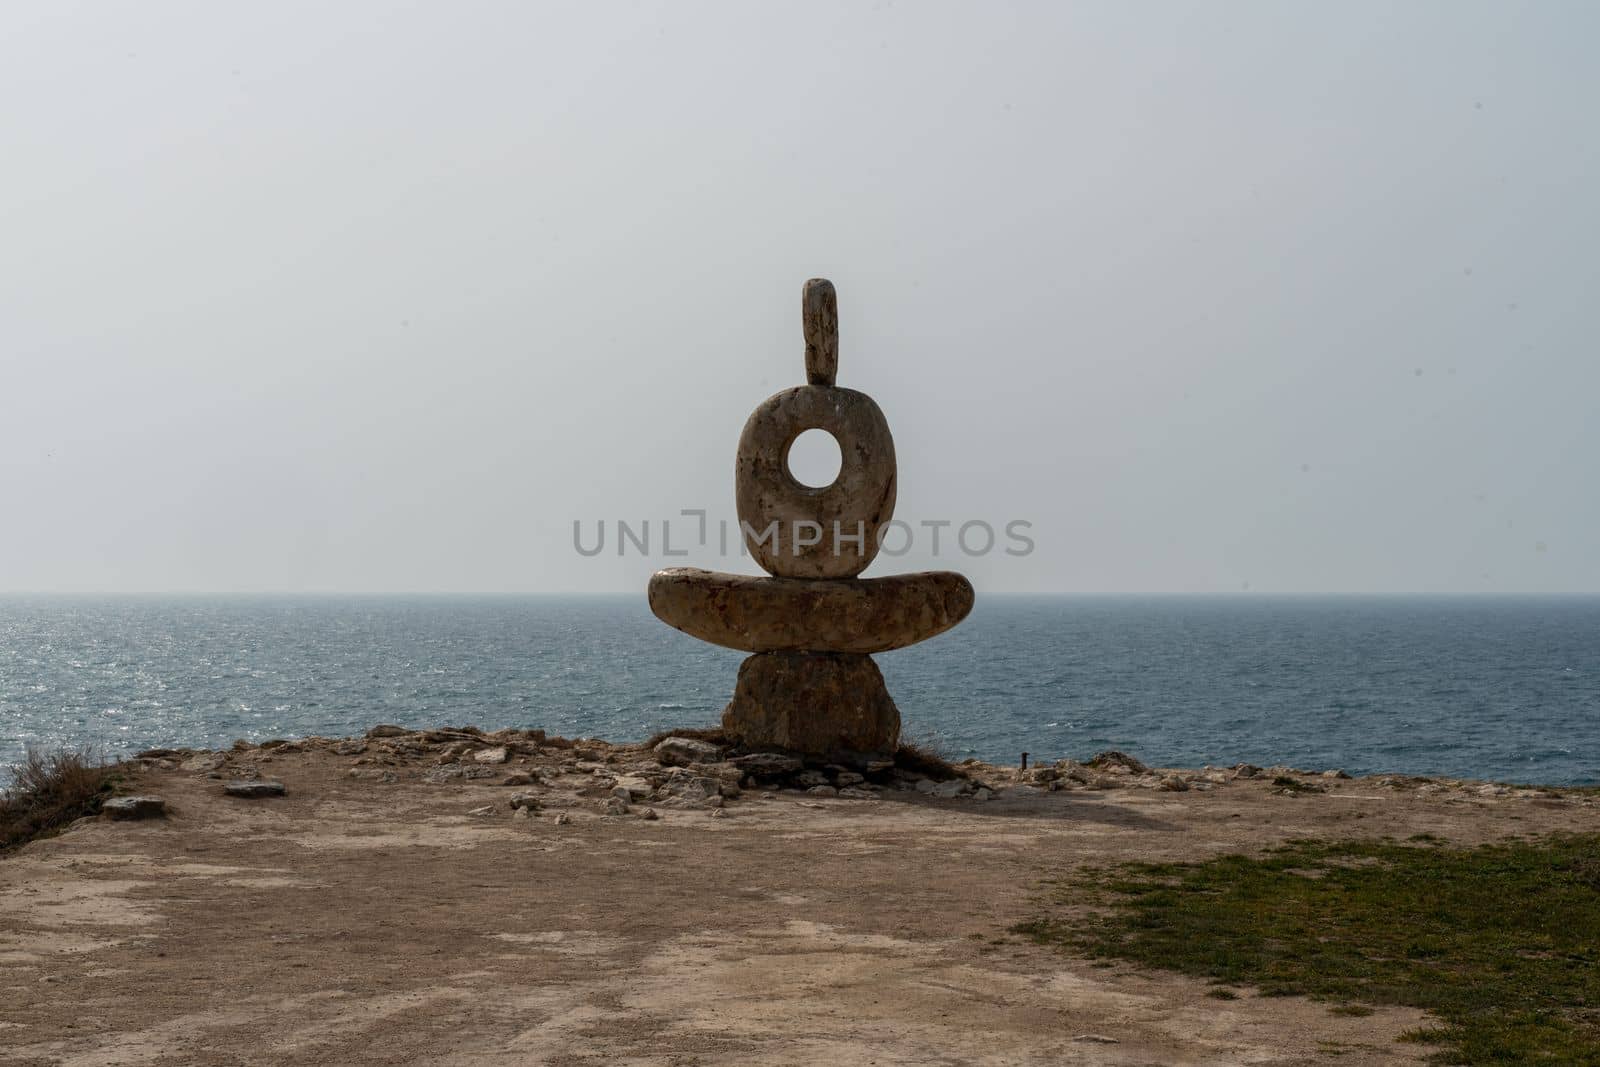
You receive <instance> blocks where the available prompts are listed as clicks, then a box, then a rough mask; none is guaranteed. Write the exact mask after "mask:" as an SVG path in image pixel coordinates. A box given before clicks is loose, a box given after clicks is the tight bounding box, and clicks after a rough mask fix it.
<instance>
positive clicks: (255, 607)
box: [0, 594, 1600, 785]
mask: <svg viewBox="0 0 1600 1067" xmlns="http://www.w3.org/2000/svg"><path fill="white" fill-rule="evenodd" d="M740 660H741V654H740V653H738V652H733V651H729V650H726V649H720V648H714V647H712V646H709V645H706V644H703V643H701V642H699V641H696V640H694V639H692V638H690V637H688V636H686V635H684V634H681V633H679V632H677V631H675V630H672V629H670V628H669V627H667V626H665V625H663V624H662V623H660V622H658V621H657V620H656V619H655V618H654V617H653V616H652V615H651V614H650V611H649V609H648V607H647V606H646V604H645V600H644V596H643V595H642V594H638V595H632V596H615V597H612V596H590V597H558V596H512V595H505V596H298V595H297V596H223V595H207V596H115V597H108V596H48V597H46V596H7V597H0V765H6V766H9V765H11V764H14V763H15V762H16V761H17V760H18V759H19V758H21V757H22V756H23V754H24V752H25V750H26V749H27V748H29V747H30V746H31V747H36V748H40V749H46V750H48V749H53V748H58V747H68V748H80V749H87V750H89V751H91V752H93V753H96V754H98V755H101V756H105V757H116V756H123V755H128V754H130V753H133V752H137V751H139V750H141V749H145V748H153V747H179V746H192V747H208V748H214V747H220V746H226V745H228V744H231V743H232V742H233V741H234V740H235V739H237V738H245V739H248V740H251V741H262V740H266V739H269V738H293V737H301V736H308V735H321V736H346V735H352V734H359V733H362V732H364V731H365V730H366V729H367V728H368V727H370V726H372V725H374V724H375V723H380V722H392V723H398V724H401V725H405V726H418V727H423V726H440V725H455V726H460V725H474V726H479V727H482V728H484V729H494V728H499V727H505V726H516V727H526V728H532V727H539V728H543V729H544V730H546V731H548V732H550V733H552V734H560V735H563V736H567V737H598V738H605V739H607V740H614V741H634V740H639V739H642V738H644V737H647V736H648V735H650V734H651V733H654V732H655V731H657V730H661V729H667V728H672V727H683V726H708V725H711V724H714V723H715V722H716V721H717V719H718V717H719V715H720V713H721V710H722V707H723V705H724V704H725V703H726V702H727V699H728V696H729V694H730V693H731V692H732V690H733V683H734V677H735V674H736V673H737V670H738V667H739V662H740ZM877 660H878V663H879V664H880V666H881V667H882V669H883V673H884V676H885V678H886V679H887V681H888V684H889V689H890V692H891V693H892V694H893V696H894V698H895V701H896V703H897V704H898V705H899V707H900V712H901V717H902V721H903V724H904V725H903V734H904V736H906V737H907V738H910V739H913V740H917V741H920V742H923V743H927V744H931V745H932V746H934V747H935V748H937V749H938V750H940V751H941V752H943V753H944V754H945V755H947V756H949V757H952V758H957V759H959V758H964V757H968V756H976V757H979V758H981V759H984V760H989V761H996V762H1006V763H1014V762H1016V761H1017V760H1018V759H1019V758H1020V756H1021V754H1022V753H1024V752H1027V753H1029V754H1030V759H1031V760H1032V761H1041V760H1053V759H1058V758H1061V757H1066V756H1070V757H1075V758H1080V759H1082V758H1087V757H1088V756H1090V755H1092V754H1093V753H1095V752H1098V751H1101V750H1104V749H1108V748H1116V749H1121V750H1123V751H1125V752H1129V753H1131V754H1133V755H1135V756H1138V757H1139V758H1141V759H1143V760H1145V761H1146V762H1148V763H1152V764H1156V765H1165V766H1200V765H1202V764H1214V765H1232V764H1235V763H1240V762H1250V763H1257V764H1261V765H1263V766H1267V765H1272V764H1287V765H1289V766H1294V767H1300V768H1305V769H1313V770H1321V769H1327V768H1340V769H1343V770H1345V771H1348V772H1350V773H1351V774H1373V773H1401V774H1425V775H1448V776H1458V777H1471V778H1485V779H1493V780H1499V781H1508V782H1526V783H1539V784H1550V785H1578V784H1585V785H1592V784H1597V783H1600V597H1593V596H1570V597H1485V596H1457V597H1412V596H1336V597H1335V596H1270V595H1248V594H1247V595H1238V596H1116V597H1111V596H1049V597H1046V596H993V595H986V596H980V597H979V600H978V604H977V607H976V608H975V609H974V610H973V613H972V615H971V617H970V618H968V619H967V620H966V621H965V622H964V623H963V624H962V625H961V626H959V627H957V628H956V629H954V630H952V631H950V632H948V633H946V634H943V635H941V636H939V637H937V638H934V639H933V640H931V641H927V642H925V643H923V644H921V645H918V646H915V647H913V648H909V649H902V650H899V651H896V652H889V653H885V654H883V655H881V656H879V657H877Z"/></svg>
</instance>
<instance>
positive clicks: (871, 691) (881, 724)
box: [722, 652, 900, 766]
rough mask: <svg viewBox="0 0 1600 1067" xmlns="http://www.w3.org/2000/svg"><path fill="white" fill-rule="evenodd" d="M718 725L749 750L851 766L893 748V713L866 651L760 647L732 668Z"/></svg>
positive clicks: (896, 722)
mask: <svg viewBox="0 0 1600 1067" xmlns="http://www.w3.org/2000/svg"><path fill="white" fill-rule="evenodd" d="M722 730H723V733H725V734H727V735H728V736H729V737H730V738H732V739H734V740H736V741H737V742H739V743H740V744H742V745H746V746H749V747H751V748H780V749H784V750H786V751H788V752H800V753H805V754H807V755H814V756H822V757H825V758H827V759H831V760H834V761H836V762H841V763H849V764H857V763H861V762H863V761H865V760H866V759H869V758H870V759H877V758H880V757H881V756H883V755H884V754H886V753H892V752H893V751H894V749H895V746H896V744H897V743H898V742H899V740H900V711H899V709H898V708H896V707H895V706H894V700H893V699H892V698H890V696H889V690H888V689H886V688H885V687H884V684H883V675H882V674H881V673H879V671H878V665H877V664H876V663H873V662H872V658H871V657H870V656H862V655H852V654H843V653H837V652H763V653H759V654H757V655H754V656H751V657H750V658H749V659H747V660H745V661H744V663H743V664H741V665H740V667H739V681H738V683H737V684H736V685H735V686H734V691H733V700H731V701H729V703H728V707H727V708H726V710H724V711H723V713H722ZM737 765H738V764H735V766H737Z"/></svg>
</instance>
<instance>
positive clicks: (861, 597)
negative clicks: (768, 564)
mask: <svg viewBox="0 0 1600 1067" xmlns="http://www.w3.org/2000/svg"><path fill="white" fill-rule="evenodd" d="M972 601H973V593H972V583H971V582H969V581H967V579H966V578H964V577H962V576H961V575H959V574H956V573H954V572H953V571H924V572H921V573H918V574H896V575H893V576H891V577H888V578H862V579H857V580H854V581H838V580H826V579H822V580H809V581H808V580H802V579H794V578H755V577H750V576H749V575H743V574H723V573H720V572H717V571H705V570H699V569H697V568H694V567H674V568H670V569H668V570H663V571H657V572H656V573H655V575H654V576H652V577H651V579H650V610H651V611H653V612H655V615H656V618H658V619H660V620H661V621H662V622H664V623H666V624H667V625H668V626H672V627H674V628H676V629H679V630H682V631H683V632H684V633H686V634H689V635H691V636H693V637H698V638H700V640H702V641H709V642H711V643H712V644H714V645H721V646H723V647H724V648H737V649H739V650H740V651H743V652H799V651H806V652H855V653H871V652H886V651H888V650H890V649H895V648H904V647H906V646H907V645H914V644H916V643H917V642H919V641H925V640H927V639H928V638H930V637H933V636H934V635H936V634H940V633H943V632H944V631H946V630H948V629H950V627H952V626H954V625H955V624H956V623H958V622H960V621H961V620H962V619H964V618H966V617H967V613H968V612H970V611H971V610H972Z"/></svg>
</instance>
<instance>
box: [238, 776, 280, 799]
mask: <svg viewBox="0 0 1600 1067" xmlns="http://www.w3.org/2000/svg"><path fill="white" fill-rule="evenodd" d="M222 791H223V792H224V793H226V794H228V796H230V797H246V798H248V799H255V798H257V797H281V796H283V795H284V794H285V793H287V792H288V790H287V789H285V788H284V787H283V783H282V782H279V781H275V780H273V779H270V778H263V779H260V780H258V781H253V782H252V781H247V780H245V779H242V778H237V779H234V780H233V781H231V782H229V783H228V784H227V785H225V786H223V787H222Z"/></svg>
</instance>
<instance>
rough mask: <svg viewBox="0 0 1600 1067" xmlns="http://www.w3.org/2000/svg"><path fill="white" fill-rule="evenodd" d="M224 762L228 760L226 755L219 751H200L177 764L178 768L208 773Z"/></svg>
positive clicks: (197, 772)
mask: <svg viewBox="0 0 1600 1067" xmlns="http://www.w3.org/2000/svg"><path fill="white" fill-rule="evenodd" d="M226 762H228V757H226V756H224V755H223V754H222V753H220V752H201V753H199V754H197V755H193V756H190V757H189V758H188V759H186V760H184V761H183V762H182V763H180V764H178V769H179V770H182V771H189V772H191V773H195V774H210V773H211V772H212V771H214V770H218V769H219V768H221V766H222V765H223V764H224V763H226Z"/></svg>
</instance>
